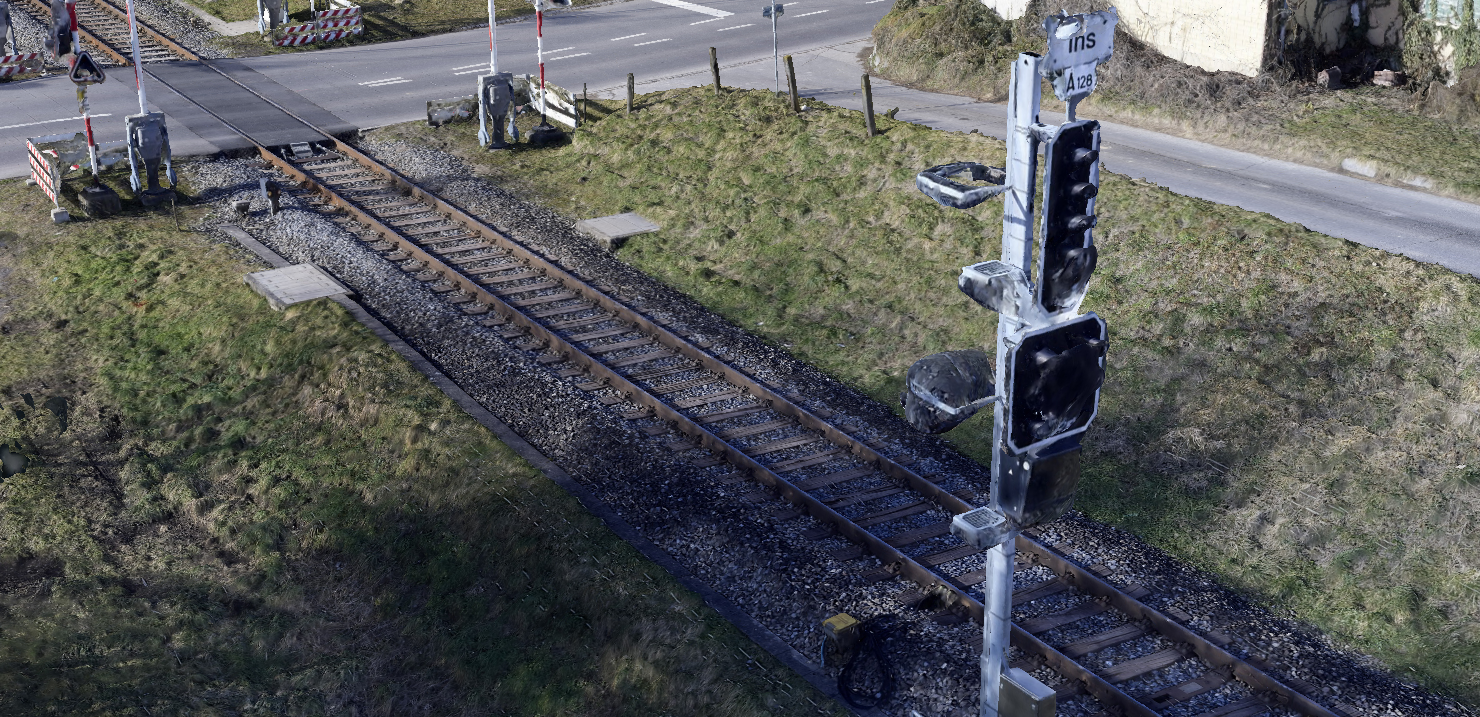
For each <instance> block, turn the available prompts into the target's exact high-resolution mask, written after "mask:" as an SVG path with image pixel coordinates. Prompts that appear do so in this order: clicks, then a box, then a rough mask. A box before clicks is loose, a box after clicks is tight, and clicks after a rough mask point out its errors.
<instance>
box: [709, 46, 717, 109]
mask: <svg viewBox="0 0 1480 717" xmlns="http://www.w3.org/2000/svg"><path fill="white" fill-rule="evenodd" d="M709 71H710V72H712V73H714V96H715V97H719V51H718V50H715V49H714V48H712V47H711V48H709Z"/></svg>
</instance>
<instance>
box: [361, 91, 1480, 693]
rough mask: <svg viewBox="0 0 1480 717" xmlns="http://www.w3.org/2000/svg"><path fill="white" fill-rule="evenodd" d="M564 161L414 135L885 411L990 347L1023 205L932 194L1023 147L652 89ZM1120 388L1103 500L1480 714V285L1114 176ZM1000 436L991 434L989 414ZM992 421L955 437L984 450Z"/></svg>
mask: <svg viewBox="0 0 1480 717" xmlns="http://www.w3.org/2000/svg"><path fill="white" fill-rule="evenodd" d="M593 105H595V107H594V109H593V111H592V113H591V114H592V117H593V119H594V121H592V122H591V123H590V124H588V125H587V126H586V127H585V128H583V129H582V130H580V131H579V132H578V133H576V134H575V137H574V141H573V143H572V144H571V145H569V146H565V147H562V148H557V149H544V150H538V149H530V148H528V147H527V146H521V147H520V148H519V149H516V150H513V151H508V152H498V153H490V152H485V151H481V150H480V149H479V148H478V147H477V145H476V139H475V137H476V129H475V128H473V127H471V126H470V125H468V124H453V125H448V126H445V127H442V128H438V129H430V128H427V127H425V126H424V125H422V124H419V123H417V124H405V125H398V126H395V127H390V128H385V129H382V130H377V131H376V132H377V134H378V135H379V136H380V137H382V138H390V139H397V138H399V139H403V140H406V141H411V142H417V143H426V144H429V145H432V146H435V147H439V148H442V149H446V150H449V151H452V152H454V153H456V154H458V155H460V156H462V157H463V158H465V159H466V160H467V161H468V162H469V163H470V164H471V165H472V166H473V167H474V168H475V169H476V171H477V172H478V173H480V174H481V175H484V176H487V177H489V178H490V179H492V180H494V181H497V182H500V183H503V184H505V185H506V186H510V187H512V188H514V189H516V190H517V191H521V192H523V193H525V194H526V195H527V196H529V197H530V198H532V199H535V200H537V201H541V202H543V203H545V204H546V205H548V206H551V207H553V208H555V209H557V210H559V211H562V212H564V213H566V214H567V215H568V216H570V217H572V218H582V217H592V216H601V215H606V214H614V213H617V212H625V211H637V212H640V213H642V214H643V215H644V216H647V217H648V218H650V219H653V220H654V221H656V222H657V223H658V224H659V225H660V226H662V227H663V229H662V231H661V232H659V233H656V234H652V235H647V236H643V237H638V238H635V239H633V240H632V241H631V242H630V243H629V244H628V245H627V246H626V247H624V248H623V249H622V250H621V256H622V258H623V259H625V260H626V261H629V262H631V263H632V264H634V265H635V266H637V267H639V268H641V269H642V270H644V271H646V272H648V273H650V274H651V275H653V276H655V277H657V278H659V279H660V280H662V281H664V282H667V283H668V284H670V285H672V286H674V287H676V288H677V289H679V290H682V291H684V292H686V293H688V294H690V295H692V296H694V297H696V298H697V299H698V300H699V301H701V302H703V303H704V304H705V305H706V306H708V307H710V308H711V309H713V310H714V311H717V312H719V313H721V314H723V315H724V316H726V317H728V318H729V319H730V320H732V321H734V322H735V323H737V324H739V325H741V326H744V327H746V328H747V329H749V330H751V331H753V332H755V333H756V334H758V335H760V336H762V337H765V338H766V339H768V340H770V341H773V342H775V343H776V344H778V345H780V346H782V347H784V348H786V349H788V350H790V351H791V352H792V353H793V354H794V355H796V356H798V357H800V358H802V359H803V360H806V361H808V362H810V363H812V364H814V365H816V366H819V367H821V368H823V369H824V370H826V371H828V372H830V373H832V374H833V375H835V376H837V377H839V378H840V379H841V380H844V381H846V382H847V383H849V384H851V385H853V386H855V387H857V388H859V389H860V390H862V391H864V392H866V393H868V394H870V395H872V396H873V397H875V398H876V399H878V400H880V401H883V402H885V403H887V404H891V405H898V395H899V392H900V390H901V388H902V384H903V376H904V371H905V369H906V368H907V367H908V366H909V365H910V363H911V362H913V361H914V360H915V359H917V358H919V357H921V356H923V355H925V354H928V353H932V352H936V351H940V350H943V349H947V348H966V347H970V346H981V347H984V348H986V349H987V350H989V351H990V350H991V349H992V347H993V345H994V340H993V331H994V328H995V321H994V320H993V317H992V316H991V315H990V314H988V313H986V312H984V311H983V310H981V309H980V308H979V307H977V306H976V305H975V304H972V303H971V302H970V301H969V300H967V299H966V297H965V296H963V295H962V294H961V293H960V292H959V291H958V290H957V289H956V287H955V277H956V274H957V273H958V272H959V268H960V267H961V266H964V265H966V264H969V263H972V262H976V261H979V260H981V259H982V258H984V257H992V256H996V255H997V253H998V251H999V249H998V247H999V243H998V239H997V237H998V236H999V232H1000V227H1001V205H1000V204H998V203H987V204H984V205H982V206H981V207H978V208H976V209H973V210H971V211H957V210H948V209H944V208H942V207H939V206H937V205H935V204H934V203H932V202H930V201H929V200H928V199H926V198H925V197H923V196H921V195H920V194H919V193H918V192H917V191H916V190H915V189H914V175H915V173H916V172H918V171H920V170H921V169H923V168H925V167H928V166H931V165H935V164H942V163H945V162H948V161H956V160H963V159H971V160H979V161H984V162H987V163H990V164H996V165H999V166H1000V165H1001V164H1002V161H1003V159H1004V156H1005V151H1004V147H1003V145H1002V143H1001V142H998V141H996V140H992V139H988V138H985V137H982V136H980V135H972V134H958V133H947V132H940V131H935V130H930V129H927V128H925V127H921V126H917V125H911V124H907V123H903V122H896V121H893V120H888V119H882V118H881V119H880V126H881V128H882V129H883V130H884V134H883V135H882V136H879V137H875V138H872V139H865V138H864V137H863V122H862V119H861V116H860V115H859V113H857V112H851V111H845V110H841V109H837V108H831V107H827V106H826V105H823V104H821V103H817V102H815V101H812V100H809V101H808V105H809V106H811V107H812V108H814V109H813V110H812V111H809V112H806V113H803V114H801V115H793V114H791V113H790V112H789V111H788V110H787V109H786V108H785V103H784V102H783V101H781V100H777V99H774V98H771V97H768V93H764V92H740V91H727V92H726V93H725V95H724V96H723V97H720V98H715V97H714V96H713V93H712V92H711V91H709V90H705V89H697V88H695V89H688V90H674V91H670V92H665V93H658V94H652V95H645V96H643V97H642V98H641V99H640V101H639V110H638V111H637V112H636V113H634V114H633V115H632V116H631V117H628V116H625V113H624V112H619V111H617V108H618V107H619V105H618V104H617V103H593ZM1102 177H1104V183H1103V184H1104V186H1103V187H1102V190H1101V194H1100V197H1101V200H1100V202H1099V205H1098V206H1099V207H1100V212H1101V213H1100V224H1099V226H1100V229H1099V231H1098V234H1097V236H1098V240H1099V243H1100V247H1101V249H1100V250H1101V259H1100V267H1099V269H1098V271H1097V274H1096V278H1095V280H1094V281H1093V282H1092V284H1091V289H1090V294H1089V297H1088V299H1087V300H1086V302H1085V306H1086V308H1087V309H1090V310H1094V311H1096V312H1098V313H1100V315H1101V316H1104V317H1105V318H1106V320H1107V321H1108V322H1109V325H1110V333H1111V339H1110V341H1111V349H1110V359H1109V361H1110V364H1109V366H1110V368H1109V376H1108V378H1107V383H1106V386H1105V390H1104V393H1103V401H1102V404H1101V409H1100V418H1099V419H1098V422H1097V424H1096V426H1095V427H1094V429H1093V430H1091V432H1090V434H1089V439H1088V447H1087V458H1086V461H1087V462H1086V469H1085V476H1084V482H1083V484H1082V490H1081V494H1080V498H1079V507H1081V508H1082V509H1084V510H1085V512H1086V513H1088V514H1089V515H1091V516H1092V517H1094V518H1097V519H1099V520H1102V521H1106V522H1108V523H1111V524H1114V525H1117V526H1120V527H1122V528H1125V529H1127V530H1130V531H1131V532H1134V533H1136V534H1138V535H1140V536H1142V537H1143V538H1145V539H1146V540H1148V541H1149V542H1151V543H1152V544H1154V545H1157V546H1159V547H1162V548H1164V549H1166V550H1168V551H1170V552H1171V553H1173V554H1175V555H1178V556H1181V557H1182V558H1184V559H1187V560H1189V561H1191V562H1193V563H1195V564H1197V565H1199V566H1201V567H1203V568H1205V569H1208V570H1210V571H1211V572H1213V573H1214V574H1216V575H1218V576H1220V577H1221V579H1222V580H1224V581H1225V582H1226V583H1228V584H1230V585H1231V586H1233V587H1235V588H1237V589H1239V590H1242V591H1243V592H1245V593H1246V594H1249V595H1251V596H1253V597H1255V598H1256V599H1260V600H1263V601H1265V602H1266V603H1267V604H1270V605H1272V606H1274V607H1275V608H1277V609H1280V610H1289V611H1293V613H1294V614H1295V615H1297V616H1299V617H1300V618H1301V619H1304V620H1307V621H1309V622H1311V623H1313V624H1315V625H1317V626H1319V627H1321V628H1323V629H1325V630H1327V631H1328V632H1329V633H1330V634H1332V635H1334V636H1335V637H1337V638H1338V639H1339V640H1341V641H1343V642H1345V643H1346V644H1349V645H1351V646H1353V647H1355V648H1358V649H1360V650H1362V651H1365V652H1367V653H1369V654H1373V655H1376V656H1377V657H1378V658H1380V659H1381V660H1383V661H1384V662H1385V663H1386V664H1387V665H1389V666H1390V667H1391V668H1392V669H1394V670H1398V671H1401V672H1402V673H1404V674H1407V675H1409V676H1413V677H1415V678H1417V679H1420V680H1421V681H1423V682H1424V683H1425V684H1426V685H1428V686H1430V687H1432V688H1435V689H1438V690H1440V691H1443V692H1446V693H1449V694H1451V695H1455V696H1458V697H1460V698H1461V699H1462V700H1464V701H1466V702H1468V703H1469V704H1471V705H1475V704H1480V677H1477V675H1480V620H1477V616H1480V599H1477V596H1480V558H1477V556H1480V538H1477V536H1476V532H1475V531H1474V530H1473V529H1472V526H1474V525H1475V523H1476V522H1477V521H1480V511H1477V510H1476V508H1477V506H1480V456H1477V451H1476V448H1477V445H1480V423H1477V420H1476V414H1477V408H1476V406H1480V382H1477V380H1480V331H1477V330H1476V329H1475V326H1477V325H1480V284H1477V282H1476V281H1475V280H1474V279H1472V278H1470V277H1466V276H1461V275H1457V274H1455V273H1453V272H1450V271H1448V270H1445V269H1442V268H1439V267H1435V266H1430V265H1423V264H1418V263H1416V262H1413V261H1411V260H1409V259H1406V258H1403V257H1400V256H1394V255H1391V254H1387V253H1384V252H1381V251H1377V250H1374V249H1368V248H1365V247H1362V246H1359V245H1356V244H1353V243H1351V242H1346V241H1343V240H1339V239H1333V238H1331V237H1328V236H1324V235H1321V234H1317V233H1314V232H1310V231H1307V230H1305V229H1304V228H1302V227H1300V226H1298V225H1294V224H1289V223H1285V222H1281V221H1278V220H1276V219H1274V218H1272V217H1270V216H1269V215H1264V214H1253V213H1250V212H1247V211H1244V210H1241V209H1238V208H1234V207H1227V206H1221V205H1217V204H1213V203H1210V202H1206V201H1202V200H1198V199H1192V198H1188V197H1182V196H1179V195H1176V194H1173V193H1171V192H1168V191H1166V190H1164V189H1161V188H1158V187H1156V186H1154V185H1151V184H1149V183H1145V182H1138V181H1133V180H1129V179H1126V178H1124V177H1121V176H1118V175H1114V174H1111V173H1108V172H1105V173H1102ZM987 420H989V419H987ZM987 429H988V424H987V423H986V421H984V420H983V417H980V416H979V417H977V418H973V419H972V420H971V421H968V422H967V423H966V424H964V425H963V426H962V427H960V428H957V429H956V430H955V431H954V432H952V433H951V434H948V438H949V439H950V440H952V441H954V442H955V443H956V444H957V445H958V446H960V447H961V448H962V449H963V450H964V451H966V452H967V453H969V454H971V455H973V456H975V457H977V458H979V459H985V457H986V456H987V455H988V454H987V451H986V447H985V445H984V442H983V440H984V439H985V438H986V437H987V435H988V434H989V431H988V430H987Z"/></svg>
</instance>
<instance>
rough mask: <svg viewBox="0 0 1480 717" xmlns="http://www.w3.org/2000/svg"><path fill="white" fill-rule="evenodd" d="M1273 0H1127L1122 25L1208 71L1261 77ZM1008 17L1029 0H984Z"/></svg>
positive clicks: (1122, 4) (1120, 6) (1019, 13)
mask: <svg viewBox="0 0 1480 717" xmlns="http://www.w3.org/2000/svg"><path fill="white" fill-rule="evenodd" d="M1268 3H1269V0H1233V1H1232V2H1225V1H1224V0H1123V1H1122V2H1117V3H1115V6H1116V10H1117V11H1119V13H1120V22H1121V24H1122V26H1123V27H1124V28H1125V29H1126V30H1127V31H1128V32H1130V33H1131V34H1132V35H1135V36H1136V37H1137V38H1139V39H1140V40H1141V41H1142V42H1145V43H1147V44H1149V45H1151V46H1152V47H1155V48H1156V49H1157V51H1159V52H1161V53H1162V54H1163V55H1166V56H1167V57H1170V58H1172V59H1174V60H1179V61H1181V62H1185V63H1187V64H1189V65H1196V66H1198V67H1201V68H1203V69H1205V70H1213V71H1218V70H1229V71H1232V72H1240V73H1243V74H1245V75H1256V74H1258V73H1259V69H1260V68H1261V67H1262V66H1263V65H1264V53H1265V33H1266V31H1267V29H1268V28H1267V26H1268V15H1269V5H1268ZM982 4H984V5H986V6H987V7H989V8H992V9H993V10H996V11H997V14H999V15H1001V16H1002V17H1004V18H1006V19H1008V20H1016V19H1018V18H1020V17H1022V16H1023V12H1024V11H1025V10H1026V9H1027V7H1028V3H1027V0H982Z"/></svg>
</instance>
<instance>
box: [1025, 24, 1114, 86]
mask: <svg viewBox="0 0 1480 717" xmlns="http://www.w3.org/2000/svg"><path fill="white" fill-rule="evenodd" d="M1118 20H1119V16H1118V15H1117V14H1116V13H1115V8H1113V7H1112V8H1110V9H1109V10H1102V11H1100V12H1089V13H1084V14H1082V15H1050V16H1048V17H1047V18H1044V20H1043V29H1044V31H1046V32H1047V33H1048V54H1047V55H1045V56H1044V58H1043V65H1042V72H1043V76H1044V77H1047V78H1049V79H1050V80H1051V81H1052V82H1053V92H1054V95H1056V96H1057V97H1058V98H1059V99H1061V100H1065V101H1067V100H1068V99H1069V98H1070V97H1083V96H1085V95H1088V94H1089V93H1091V92H1094V90H1095V85H1096V82H1095V68H1096V67H1098V66H1099V65H1100V64H1102V63H1104V62H1105V61H1107V60H1109V59H1110V55H1111V53H1113V52H1114V50H1115V23H1116V22H1117V21H1118Z"/></svg>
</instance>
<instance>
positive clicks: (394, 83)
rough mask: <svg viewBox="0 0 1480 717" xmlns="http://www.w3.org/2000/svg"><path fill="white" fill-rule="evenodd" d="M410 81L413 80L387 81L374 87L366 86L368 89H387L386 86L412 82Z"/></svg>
mask: <svg viewBox="0 0 1480 717" xmlns="http://www.w3.org/2000/svg"><path fill="white" fill-rule="evenodd" d="M410 81H411V80H387V81H385V82H377V83H375V84H373V85H365V86H366V87H385V86H386V85H399V84H401V83H403V82H410Z"/></svg>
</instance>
